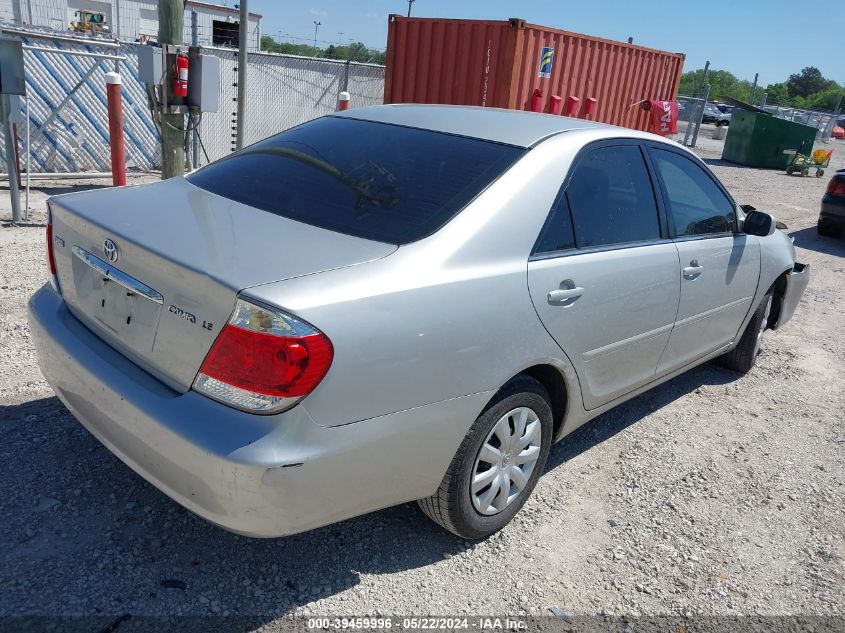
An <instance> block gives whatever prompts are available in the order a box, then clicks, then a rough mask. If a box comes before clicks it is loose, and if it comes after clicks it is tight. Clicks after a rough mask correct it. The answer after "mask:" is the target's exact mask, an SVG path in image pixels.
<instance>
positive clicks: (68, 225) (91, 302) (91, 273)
mask: <svg viewBox="0 0 845 633" xmlns="http://www.w3.org/2000/svg"><path fill="white" fill-rule="evenodd" d="M50 210H51V217H52V223H53V244H54V253H55V257H56V267H57V273H58V279H59V285H60V288H61V291H62V295H63V297H64V299H65V301H66V302H67V304H68V307H69V308H70V310H71V311H72V312H73V314H74V315H75V316H77V318H79V319H80V320H81V321H82V322H83V323H85V324H86V325H87V326H88V327H89V328H90V329H91V330H92V331H94V332H95V333H96V334H97V335H98V336H100V337H101V338H102V339H104V340H105V341H106V342H108V343H109V344H110V345H112V346H113V347H114V348H116V349H117V350H118V351H120V352H121V353H123V354H124V355H126V356H127V357H129V358H130V359H131V360H133V361H134V362H136V363H137V364H138V365H140V366H141V367H143V368H144V369H146V370H147V371H149V372H150V373H152V374H153V375H155V376H156V377H158V378H159V379H160V380H162V381H163V382H165V383H166V384H168V385H170V386H171V387H172V388H174V389H176V390H177V391H180V392H184V391H187V390H188V389H189V388H190V386H191V384H192V382H193V380H194V377H195V376H196V373H197V371H198V369H199V367H200V365H201V364H202V361H203V359H204V358H205V356H206V354H207V353H208V350H209V349H210V348H211V345H212V344H213V342H214V340H215V338H216V337H217V334H218V333H219V331H220V329H221V328H222V327H223V325H224V324H225V323H226V321H227V320H228V319H229V316H230V315H231V312H232V309H233V307H234V304H235V297H236V295H237V293H238V292H239V291H240V290H243V289H244V288H248V287H251V286H256V285H260V284H265V283H270V282H274V281H281V280H284V279H291V278H294V277H300V276H303V275H309V274H314V273H319V272H322V271H325V270H332V269H336V268H343V267H346V266H352V265H355V264H359V263H363V262H366V261H372V260H374V259H378V258H381V257H385V256H387V255H389V254H390V253H392V252H393V251H394V250H396V246H394V245H391V244H384V243H380V242H374V241H370V240H365V239H361V238H357V237H351V236H347V235H343V234H340V233H335V232H332V231H328V230H325V229H321V228H318V227H313V226H310V225H307V224H303V223H301V222H296V221H293V220H289V219H287V218H284V217H280V216H278V215H274V214H271V213H267V212H265V211H261V210H258V209H255V208H252V207H249V206H245V205H243V204H240V203H237V202H234V201H232V200H229V199H226V198H223V197H220V196H217V195H215V194H213V193H210V192H207V191H205V190H203V189H199V188H197V187H195V186H194V185H191V184H190V183H188V182H187V181H186V180H184V179H182V178H172V179H170V180H166V181H163V182H159V183H153V184H149V185H141V186H138V187H130V188H121V189H104V190H101V191H97V192H85V193H74V194H68V195H63V196H58V197H54V198H52V199H51V200H50Z"/></svg>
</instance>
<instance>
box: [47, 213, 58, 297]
mask: <svg viewBox="0 0 845 633" xmlns="http://www.w3.org/2000/svg"><path fill="white" fill-rule="evenodd" d="M47 265H48V266H49V268H50V285H51V286H53V290H55V291H56V292H59V278H58V277H57V276H56V256H55V255H54V254H53V218H52V216H50V215H49V214H48V215H47Z"/></svg>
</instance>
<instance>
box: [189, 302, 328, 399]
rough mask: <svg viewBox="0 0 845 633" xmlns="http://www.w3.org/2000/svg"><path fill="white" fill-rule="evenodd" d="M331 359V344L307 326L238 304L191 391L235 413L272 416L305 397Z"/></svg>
mask: <svg viewBox="0 0 845 633" xmlns="http://www.w3.org/2000/svg"><path fill="white" fill-rule="evenodd" d="M333 357H334V349H333V348H332V344H331V341H329V339H328V337H327V336H326V335H325V334H323V333H322V332H320V331H319V330H318V329H316V328H315V327H313V326H312V325H310V324H308V323H306V322H305V321H302V320H300V319H297V318H296V317H294V316H291V315H289V314H286V313H285V312H282V311H281V310H278V309H275V308H269V307H264V306H259V305H255V304H253V303H250V302H248V301H244V300H243V299H238V301H237V304H236V306H235V311H234V313H233V314H232V318H231V319H229V323H227V324H226V326H225V327H224V328H223V330H222V331H221V332H220V335H219V336H218V337H217V340H216V341H215V342H214V345H213V346H212V348H211V351H210V352H209V353H208V356H206V358H205V361H204V362H203V364H202V367H201V368H200V372H199V374H198V375H197V378H196V380H194V389H195V390H196V391H199V392H200V393H202V394H204V395H206V396H209V397H210V398H214V399H215V400H219V401H220V402H223V403H225V404H228V405H231V406H233V407H237V408H238V409H243V410H245V411H254V412H257V413H276V412H278V411H282V410H284V409H287V408H290V407H292V406H293V405H294V404H296V403H297V402H299V401H300V400H301V399H302V398H304V397H305V396H307V395H308V394H309V393H311V392H312V391H313V390H314V389H315V388H316V387H317V385H318V384H319V383H320V381H321V380H322V379H323V378H324V377H325V375H326V372H328V371H329V366H330V365H331V364H332V358H333Z"/></svg>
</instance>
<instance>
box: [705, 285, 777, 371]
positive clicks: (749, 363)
mask: <svg viewBox="0 0 845 633" xmlns="http://www.w3.org/2000/svg"><path fill="white" fill-rule="evenodd" d="M771 311H772V292H771V291H769V292H768V293H766V296H765V297H763V300H762V301H761V302H760V305H759V306H757V309H756V310H755V311H754V315H753V316H752V317H751V320H750V321H749V322H748V325H747V326H746V327H745V332H743V333H742V338H740V339H739V343H738V344H737V346H736V347H735V348H733V349H732V350H731V351H730V352H728V353H727V354H723V355H722V356H719V358H718V359H717V361H718V363H719V364H720V365H722V366H723V367H727V368H728V369H733V370H734V371H738V372H741V373H743V374H745V373H748V372H749V371H751V368H752V367H754V363H756V362H757V356H759V355H760V350H761V349H762V348H763V333H764V332H765V331H766V328H767V327H768V326H769V314H770V313H771Z"/></svg>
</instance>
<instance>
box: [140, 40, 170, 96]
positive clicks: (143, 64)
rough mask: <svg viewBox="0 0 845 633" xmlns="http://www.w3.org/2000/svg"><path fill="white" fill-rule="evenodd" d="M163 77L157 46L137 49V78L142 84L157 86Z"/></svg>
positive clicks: (159, 52)
mask: <svg viewBox="0 0 845 633" xmlns="http://www.w3.org/2000/svg"><path fill="white" fill-rule="evenodd" d="M163 75H164V67H163V66H162V63H161V49H160V48H159V47H158V46H149V45H147V46H139V47H138V78H139V79H140V80H141V82H142V83H145V84H152V85H154V86H157V85H158V84H159V83H161V81H162V79H163Z"/></svg>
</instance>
